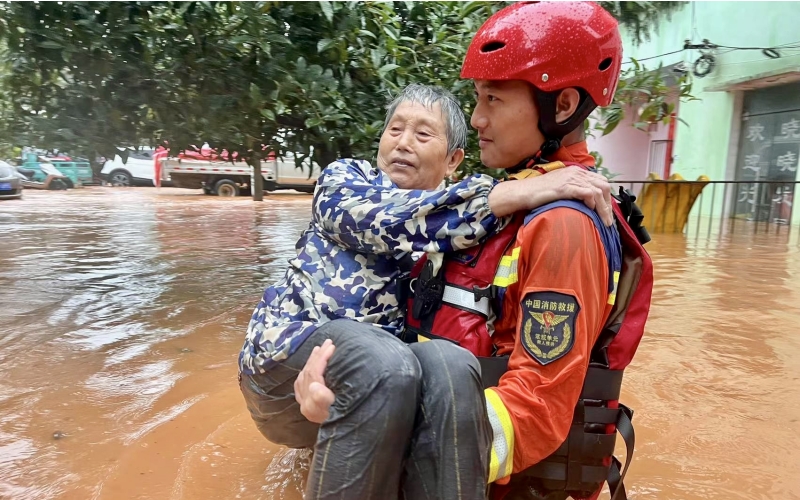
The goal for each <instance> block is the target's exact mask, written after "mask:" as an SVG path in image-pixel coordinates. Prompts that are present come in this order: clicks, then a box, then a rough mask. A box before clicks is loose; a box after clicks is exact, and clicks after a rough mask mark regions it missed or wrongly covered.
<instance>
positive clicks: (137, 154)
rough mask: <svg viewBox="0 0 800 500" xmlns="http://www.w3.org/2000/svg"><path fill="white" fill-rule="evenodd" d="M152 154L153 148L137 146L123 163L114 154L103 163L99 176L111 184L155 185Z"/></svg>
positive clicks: (153, 152) (154, 168)
mask: <svg viewBox="0 0 800 500" xmlns="http://www.w3.org/2000/svg"><path fill="white" fill-rule="evenodd" d="M153 154H155V149H153V148H139V149H138V150H136V151H134V150H133V149H131V150H130V153H129V154H128V161H126V162H125V163H123V162H122V158H121V157H120V156H119V155H116V156H114V159H113V160H108V161H106V163H105V164H104V165H103V170H101V171H100V178H101V179H103V180H104V181H106V182H108V183H109V184H111V185H112V186H155V185H156V183H155V178H156V167H155V161H154V160H153ZM162 185H164V183H162Z"/></svg>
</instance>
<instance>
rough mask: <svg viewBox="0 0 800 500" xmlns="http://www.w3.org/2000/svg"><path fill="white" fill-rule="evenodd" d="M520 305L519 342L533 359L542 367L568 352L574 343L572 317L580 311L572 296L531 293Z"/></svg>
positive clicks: (554, 293)
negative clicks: (520, 326) (520, 324)
mask: <svg viewBox="0 0 800 500" xmlns="http://www.w3.org/2000/svg"><path fill="white" fill-rule="evenodd" d="M520 306H521V309H522V329H521V331H520V336H521V337H522V338H521V339H520V342H521V343H522V346H523V347H525V350H526V351H528V354H530V355H531V357H533V359H535V360H536V361H538V362H539V363H541V364H542V365H546V364H548V363H552V362H553V361H555V360H557V359H559V358H561V357H562V356H564V355H565V354H566V353H568V352H569V351H570V349H572V345H573V344H574V343H575V318H577V317H578V312H579V311H580V306H579V305H578V301H577V300H576V299H575V297H574V296H572V295H566V294H563V293H558V292H533V293H529V294H527V295H526V296H525V297H524V298H523V299H522V303H521V304H520Z"/></svg>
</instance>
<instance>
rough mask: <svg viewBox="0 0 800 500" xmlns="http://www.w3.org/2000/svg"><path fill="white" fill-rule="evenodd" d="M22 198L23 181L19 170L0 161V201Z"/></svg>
mask: <svg viewBox="0 0 800 500" xmlns="http://www.w3.org/2000/svg"><path fill="white" fill-rule="evenodd" d="M20 198H22V179H21V178H20V175H19V174H18V173H17V169H16V168H14V167H12V166H11V165H9V164H8V163H6V162H4V161H0V200H13V199H17V200H18V199H20Z"/></svg>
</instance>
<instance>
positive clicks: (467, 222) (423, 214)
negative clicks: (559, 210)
mask: <svg viewBox="0 0 800 500" xmlns="http://www.w3.org/2000/svg"><path fill="white" fill-rule="evenodd" d="M495 183H496V181H495V180H494V179H492V178H491V177H489V176H485V175H474V176H471V177H468V178H467V179H465V180H463V181H461V182H459V183H457V184H453V185H451V186H449V187H447V188H443V189H438V190H431V191H421V190H405V189H399V188H397V187H396V186H395V185H394V184H393V183H392V181H391V179H389V176H388V175H385V174H383V173H382V172H381V171H380V170H379V169H378V168H376V167H373V166H372V165H371V164H370V163H369V162H367V161H363V160H351V159H347V160H339V161H336V162H334V163H331V164H330V165H329V166H328V167H327V168H325V169H324V170H323V172H322V174H321V175H320V177H319V179H318V180H317V188H316V191H315V193H314V201H313V209H312V211H313V220H312V222H311V224H310V225H309V228H308V229H306V230H305V231H304V232H303V234H302V236H301V237H300V239H299V240H298V242H297V246H296V247H297V257H295V258H292V259H290V260H289V268H288V269H287V270H286V274H285V275H284V277H283V278H282V279H281V280H280V281H279V282H278V283H276V284H275V285H272V286H270V287H269V288H267V289H266V290H265V291H264V295H263V297H262V298H261V301H260V302H259V303H258V306H256V309H255V311H254V312H253V316H252V317H251V319H250V324H249V326H248V327H247V337H246V339H245V343H244V346H243V348H242V351H241V353H240V354H239V367H240V370H241V371H242V372H243V373H247V374H253V373H263V372H264V371H265V370H266V369H268V368H269V367H270V366H271V365H273V364H274V363H276V362H280V361H282V360H284V359H286V358H287V357H288V356H290V355H291V354H292V353H293V352H294V351H295V350H296V349H297V347H298V346H299V345H300V344H301V343H302V342H303V340H305V339H306V338H307V337H308V336H309V335H311V334H312V333H313V332H314V330H315V329H316V328H317V327H319V326H320V325H321V324H323V323H326V322H328V321H331V320H334V319H338V318H351V319H354V320H356V321H363V322H366V323H372V324H374V325H375V326H378V327H380V328H383V329H384V330H386V331H387V332H389V333H392V334H398V333H399V332H400V330H401V329H402V320H403V318H402V311H401V308H400V306H399V305H398V298H397V292H398V290H397V283H398V278H401V277H403V275H404V274H406V273H407V270H408V269H409V268H410V265H403V264H404V263H405V264H408V261H409V259H415V258H417V257H418V256H419V255H421V252H430V253H434V252H447V251H454V250H462V249H464V248H468V247H471V246H474V245H475V244H476V243H477V242H478V240H480V239H481V238H483V237H484V236H486V235H487V234H489V233H493V232H495V231H497V230H500V229H502V227H504V226H505V225H506V224H507V222H508V219H506V218H497V217H495V216H494V215H493V214H492V212H491V210H490V209H489V204H488V194H489V191H490V190H491V188H492V187H493V186H494V185H495Z"/></svg>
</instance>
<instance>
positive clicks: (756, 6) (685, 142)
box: [623, 2, 800, 222]
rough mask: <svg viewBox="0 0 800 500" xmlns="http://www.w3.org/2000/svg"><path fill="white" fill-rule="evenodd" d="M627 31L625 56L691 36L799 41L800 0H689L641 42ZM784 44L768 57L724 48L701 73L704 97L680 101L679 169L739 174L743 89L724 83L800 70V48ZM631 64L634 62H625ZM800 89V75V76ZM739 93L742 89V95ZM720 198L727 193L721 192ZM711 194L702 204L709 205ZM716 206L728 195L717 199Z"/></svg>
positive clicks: (660, 50) (650, 52)
mask: <svg viewBox="0 0 800 500" xmlns="http://www.w3.org/2000/svg"><path fill="white" fill-rule="evenodd" d="M623 35H624V36H625V49H624V50H625V52H624V54H625V58H626V60H627V59H628V58H629V57H634V58H636V59H639V60H642V59H645V58H648V57H652V56H658V55H661V54H665V53H668V52H672V51H676V50H680V49H682V48H683V45H684V41H685V40H686V39H690V40H691V42H692V43H696V44H699V43H702V40H703V39H708V40H709V41H710V42H711V43H714V44H717V45H724V46H729V47H776V46H780V45H796V46H798V47H800V2H688V3H687V4H686V5H685V6H684V7H683V8H682V9H681V10H680V11H679V12H677V13H675V14H673V15H672V18H671V19H670V20H664V21H663V22H662V23H661V25H660V26H659V27H658V30H657V32H655V33H653V35H652V39H651V40H650V41H649V42H643V43H642V44H641V45H639V46H634V45H633V44H632V43H631V41H630V38H629V37H628V36H627V34H625V33H623ZM778 50H779V51H780V53H781V57H780V58H779V59H769V58H767V57H766V56H765V55H763V54H762V53H761V51H760V50H733V49H730V48H719V49H717V52H716V54H715V57H716V67H715V68H714V70H713V72H712V73H711V74H709V75H708V76H706V77H704V78H697V77H695V78H694V87H693V92H692V93H693V94H694V95H695V96H696V97H698V98H699V99H700V101H694V102H686V103H681V104H680V108H679V116H680V118H681V119H683V120H685V121H686V122H687V124H688V125H684V124H682V123H679V125H678V127H677V132H676V140H675V146H674V154H675V155H676V156H677V158H676V159H675V161H674V163H673V165H672V172H673V173H675V172H677V173H679V174H681V175H682V176H683V177H684V178H686V179H692V180H693V179H696V178H697V177H698V176H700V175H703V174H704V175H707V176H708V177H710V178H711V179H712V180H733V178H734V166H735V161H736V154H735V151H736V148H737V146H738V136H737V134H738V128H739V125H738V124H739V122H740V120H741V113H740V108H739V107H738V106H737V105H736V102H737V99H738V100H739V101H741V98H742V95H741V94H742V92H743V91H742V90H736V91H725V90H720V89H722V88H724V87H726V86H730V85H732V84H735V83H739V82H743V81H746V80H753V79H756V78H762V77H764V76H767V75H774V74H778V73H784V72H790V71H800V48H785V49H780V48H778ZM699 57H700V53H699V51H697V50H686V51H682V52H679V53H677V54H673V55H668V56H664V57H659V58H655V59H650V60H646V61H643V64H645V65H646V66H647V67H648V68H655V67H657V65H658V63H659V62H662V63H663V64H664V66H668V65H671V64H675V63H679V62H681V61H683V62H684V63H685V64H686V65H687V66H688V67H691V66H692V65H693V64H694V61H695V60H697V59H698V58H699ZM624 67H627V65H626V66H624ZM795 84H796V85H798V89H800V83H795ZM737 94H739V95H737ZM719 198H721V197H719ZM710 205H711V204H710V202H709V201H708V200H707V201H706V202H705V203H704V206H706V207H707V208H706V209H705V210H703V212H705V213H708V212H709V209H710V208H711V207H710ZM714 205H715V210H714V212H715V214H716V213H719V210H720V209H721V207H722V200H721V199H717V200H716V202H715V203H714ZM793 219H794V221H795V222H800V199H798V200H797V203H795V217H793Z"/></svg>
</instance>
